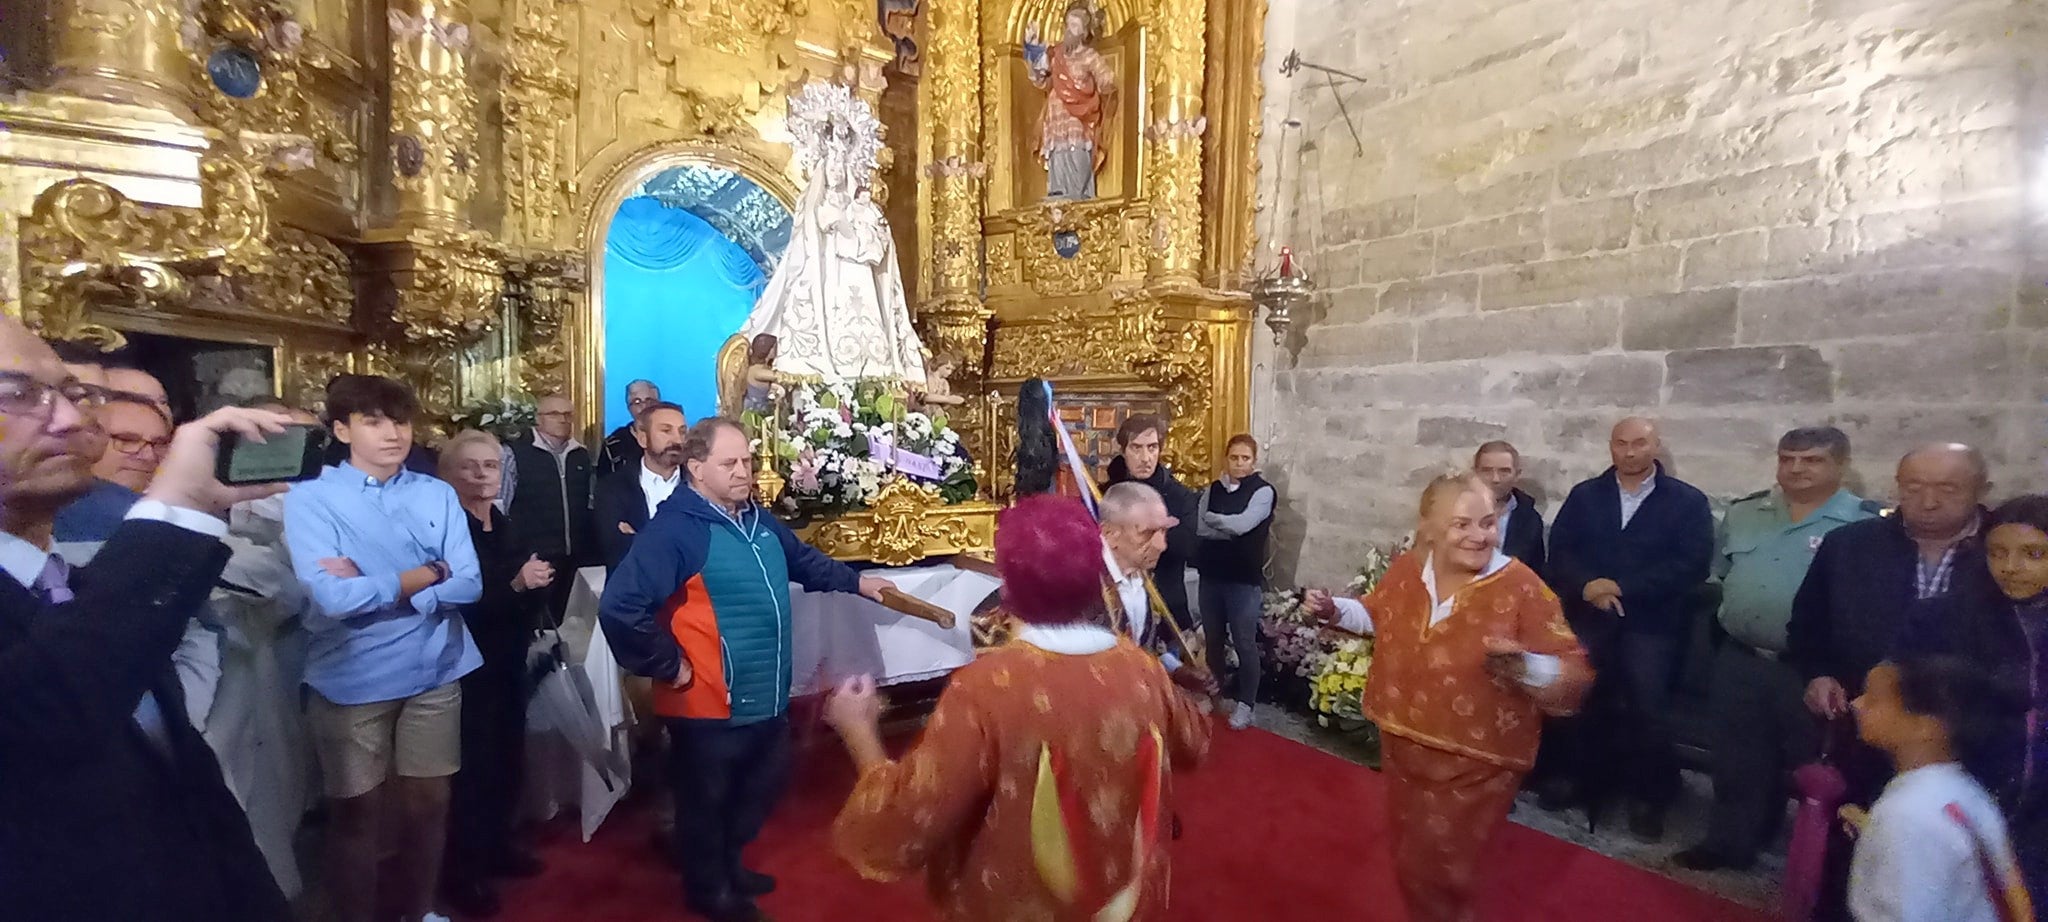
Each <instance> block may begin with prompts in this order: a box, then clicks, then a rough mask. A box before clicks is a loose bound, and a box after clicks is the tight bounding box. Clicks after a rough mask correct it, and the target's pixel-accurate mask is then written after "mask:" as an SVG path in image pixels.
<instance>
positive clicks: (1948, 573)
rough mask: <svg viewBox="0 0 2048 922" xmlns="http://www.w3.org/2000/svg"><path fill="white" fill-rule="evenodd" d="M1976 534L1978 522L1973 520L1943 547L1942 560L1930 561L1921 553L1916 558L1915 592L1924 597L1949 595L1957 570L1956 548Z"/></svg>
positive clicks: (1914, 562) (1914, 565)
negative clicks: (1951, 582) (1950, 585)
mask: <svg viewBox="0 0 2048 922" xmlns="http://www.w3.org/2000/svg"><path fill="white" fill-rule="evenodd" d="M1976 535H1977V523H1976V522H1971V523H1970V527H1968V528H1965V529H1963V530H1962V532H1961V533H1960V534H1957V535H1956V537H1955V540H1953V541H1950V542H1949V545H1948V547H1945V548H1942V550H1941V559H1940V560H1935V561H1931V562H1930V561H1929V560H1928V559H1927V555H1926V554H1921V555H1919V556H1918V557H1916V558H1914V560H1913V591H1914V593H1915V594H1916V595H1918V596H1919V597H1920V598H1922V599H1931V598H1934V597H1935V596H1938V595H1947V594H1948V587H1949V582H1950V581H1951V579H1952V578H1953V577H1954V576H1955V572H1956V548H1958V547H1960V546H1962V543H1963V542H1964V541H1968V540H1970V539H1971V538H1974V537H1976Z"/></svg>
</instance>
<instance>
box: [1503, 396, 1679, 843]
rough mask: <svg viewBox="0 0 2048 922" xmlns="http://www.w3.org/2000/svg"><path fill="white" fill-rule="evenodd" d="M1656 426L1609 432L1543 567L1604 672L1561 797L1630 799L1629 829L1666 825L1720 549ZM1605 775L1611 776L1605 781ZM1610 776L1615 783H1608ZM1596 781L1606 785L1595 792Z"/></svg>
mask: <svg viewBox="0 0 2048 922" xmlns="http://www.w3.org/2000/svg"><path fill="white" fill-rule="evenodd" d="M1663 449H1664V445H1663V442H1662V440H1660V439H1659V438H1658V435H1657V425H1656V424H1655V423H1653V422H1651V421H1649V420H1647V419H1643V418H1641V417H1630V418H1628V419H1624V420H1622V421H1621V422H1619V423H1616V424H1615V426H1614V432H1613V434H1612V436H1611V437H1610V438H1609V439H1608V444H1607V451H1608V456H1609V457H1610V458H1611V459H1612V461H1613V466H1612V467H1609V468H1608V469H1607V470H1606V471H1604V472H1602V473H1601V474H1600V476H1598V477H1594V478H1593V479H1591V480H1587V481H1584V482H1582V483H1580V484H1579V485H1578V486H1575V487H1573V488H1572V492H1571V495H1569V496H1567V497H1565V501H1564V505H1563V506H1560V507H1559V508H1558V510H1557V521H1556V522H1554V523H1553V524H1552V525H1551V529H1550V561H1549V563H1550V566H1549V570H1548V572H1546V573H1545V574H1544V576H1545V577H1546V578H1547V579H1548V580H1549V582H1550V585H1551V586H1552V588H1554V589H1555V590H1556V591H1557V594H1558V596H1560V597H1561V598H1562V599H1563V600H1564V605H1565V617H1566V619H1567V620H1568V621H1570V622H1571V626H1572V630H1573V631H1574V632H1576V633H1577V634H1578V635H1579V638H1580V640H1581V641H1583V642H1584V643H1585V646H1586V650H1587V652H1588V653H1589V654H1591V656H1592V658H1593V665H1594V669H1595V670H1596V672H1597V673H1598V675H1599V677H1600V678H1599V680H1598V682H1597V684H1596V685H1595V687H1594V691H1593V696H1594V697H1593V701H1592V702H1591V703H1589V704H1588V707H1587V709H1588V711H1589V712H1593V716H1591V717H1586V718H1578V719H1575V720H1574V721H1572V722H1571V723H1573V724H1576V726H1573V727H1571V728H1570V729H1569V730H1567V732H1566V733H1565V735H1564V739H1563V740H1561V745H1560V749H1559V751H1560V752H1561V753H1562V758H1563V759H1564V760H1565V761H1566V763H1567V766H1566V767H1562V768H1561V775H1560V778H1561V779H1562V780H1561V781H1559V782H1558V784H1559V785H1560V786H1561V787H1568V786H1569V785H1570V783H1571V782H1574V781H1575V782H1576V784H1577V785H1578V786H1579V787H1580V790H1578V791H1570V790H1549V791H1546V794H1547V795H1548V796H1547V797H1546V798H1545V799H1546V801H1548V802H1549V803H1550V804H1551V805H1553V806H1555V805H1558V804H1559V802H1560V801H1562V802H1566V803H1568V802H1570V801H1571V800H1572V799H1575V797H1574V795H1583V794H1590V795H1596V796H1595V797H1594V798H1593V802H1594V803H1595V804H1597V803H1599V802H1600V801H1601V800H1604V799H1605V798H1606V797H1607V796H1611V795H1617V794H1618V795H1623V796H1626V797H1627V798H1628V800H1629V828H1630V830H1631V831H1633V832H1634V833H1635V834H1636V835H1638V836H1641V837H1643V838H1645V839H1651V840H1655V839H1659V838H1662V836H1663V834H1664V812H1665V810H1666V809H1667V808H1668V807H1669V806H1670V804H1671V801H1672V800H1674V799H1676V798H1677V796H1678V757H1677V752H1676V750H1675V749H1674V748H1673V746H1672V742H1671V733H1670V727H1669V726H1668V724H1669V717H1670V709H1671V692H1672V686H1673V683H1674V680H1675V678H1676V673H1677V670H1678V658H1679V653H1680V648H1679V642H1680V639H1681V638H1682V637H1684V636H1685V634H1686V632H1687V630H1688V628H1689V626H1690V624H1691V619H1692V617H1693V616H1694V614H1695V609H1696V608H1697V603H1698V600H1699V590H1700V586H1701V585H1702V584H1703V583H1705V582H1706V579H1707V574H1708V572H1709V569H1710V568H1711V566H1712V563H1713V556H1714V514H1713V511H1712V509H1711V507H1709V506H1708V504H1707V497H1706V495H1705V494H1703V493H1701V492H1700V491H1699V490H1697V489H1694V488H1693V486H1692V485H1691V484H1688V483H1686V482H1684V481H1682V480H1679V479H1678V478H1676V477H1673V476H1671V475H1670V474H1669V473H1667V472H1666V471H1665V470H1664V466H1663V463H1662V462H1660V461H1658V460H1657V459H1658V455H1660V454H1661V453H1662V452H1663ZM1596 774H1598V775H1605V776H1607V777H1606V778H1596V777H1594V776H1595V775H1596ZM1610 779H1611V780H1610ZM1593 789H1597V790H1593Z"/></svg>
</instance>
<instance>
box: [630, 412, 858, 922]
mask: <svg viewBox="0 0 2048 922" xmlns="http://www.w3.org/2000/svg"><path fill="white" fill-rule="evenodd" d="M751 462H752V457H751V453H750V452H749V450H748V443H747V436H746V433H745V431H744V430H742V429H741V428H740V426H739V424H738V423H736V422H734V421H732V420H729V419H724V418H717V417H714V418H709V419H704V420H700V421H698V422H697V424H696V425H694V426H692V427H690V432H689V434H688V435H687V436H686V437H685V438H684V440H683V466H684V469H685V470H686V471H687V472H688V474H689V483H688V484H687V485H685V486H684V487H683V488H681V489H678V490H677V491H676V492H675V494H674V495H672V496H670V497H669V498H668V499H667V500H666V501H664V502H663V503H662V504H661V507H660V508H659V509H657V510H656V511H655V514H654V518H652V519H650V520H649V521H648V523H647V528H646V529H645V530H644V531H642V532H641V533H640V534H639V535H638V536H637V537H635V538H634V540H633V546H632V549H631V550H630V551H628V552H627V553H626V557H625V559H624V560H623V561H621V562H620V564H619V568H618V572H616V573H614V574H613V575H612V576H611V578H610V580H609V581H608V582H607V583H606V584H605V590H604V599H603V601H602V602H601V603H600V606H599V622H600V624H601V625H602V626H603V629H604V635H605V639H606V641H608V642H609V643H610V644H611V648H612V652H613V654H614V655H615V656H617V657H618V660H619V662H620V664H622V665H623V666H625V668H627V669H629V670H631V671H633V672H634V673H636V674H638V675H643V676H647V677H649V678H651V679H653V680H654V681H655V691H654V710H655V713H656V714H657V715H659V716H660V717H661V718H662V720H663V722H664V723H665V724H666V725H667V728H668V732H669V743H670V745H669V751H670V760H671V761H670V771H669V782H670V784H671V786H672V787H673V789H674V792H675V803H676V825H675V842H674V848H675V850H676V855H677V857H678V858H679V859H680V861H681V864H682V868H683V893H684V897H685V902H686V904H687V905H688V906H689V908H690V909H691V910H693V911H695V912H697V913H698V914H700V915H703V916H705V917H707V918H709V919H711V920H713V922H727V920H752V919H755V918H757V917H758V916H759V910H757V909H756V908H755V906H754V902H753V900H754V898H755V897H757V896H761V895H764V894H766V893H768V892H769V891H771V890H773V889H774V887H775V879H774V878H772V877H770V876H768V875H766V874H761V873H758V872H755V871H751V870H748V869H746V868H745V867H742V866H741V863H740V852H741V850H742V849H744V848H745V847H746V845H747V843H749V842H751V841H753V839H754V836H755V835H756V834H758V833H759V832H760V831H761V826H762V825H763V824H764V823H765V822H767V819H768V815H769V813H770V812H771V811H772V810H773V809H774V806H775V802H776V800H777V799H778V798H780V797H781V795H782V790H783V788H784V786H785V784H786V782H787V781H788V779H789V761H790V759H789V757H790V751H789V750H790V741H789V717H788V711H789V685H790V678H791V668H792V667H791V657H790V647H791V632H790V608H789V592H790V590H789V584H790V583H791V582H792V581H794V582H796V583H797V584H799V585H801V586H803V587H804V588H805V589H808V590H811V591H814V592H857V593H860V594H861V595H864V596H867V597H868V598H871V599H875V600H877V601H879V600H880V599H881V594H882V590H883V589H884V588H886V587H887V586H888V585H889V583H888V582H887V581H885V580H883V579H881V578H879V577H873V576H862V575H860V574H858V573H856V572H855V571H854V570H853V569H852V568H851V567H848V566H847V565H845V564H843V563H840V562H838V561H835V560H833V559H832V558H830V557H827V556H825V555H824V554H822V553H819V552H818V550H817V549H815V548H812V547H811V546H809V545H807V544H804V543H803V542H801V541H798V540H797V538H796V535H795V534H794V533H792V532H791V531H790V530H789V528H788V527H787V526H785V525H783V524H782V523H781V522H780V521H778V520H776V518H775V517H774V516H773V515H771V514H769V513H768V512H767V510H764V509H762V508H761V507H760V506H759V505H758V504H756V503H754V502H753V500H752V492H753V485H754V475H753V466H752V463H751Z"/></svg>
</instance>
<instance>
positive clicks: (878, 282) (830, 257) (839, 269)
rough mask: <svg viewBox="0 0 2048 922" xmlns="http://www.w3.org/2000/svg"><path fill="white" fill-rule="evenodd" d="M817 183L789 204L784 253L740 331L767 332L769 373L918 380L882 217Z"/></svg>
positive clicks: (919, 348) (860, 198) (920, 372)
mask: <svg viewBox="0 0 2048 922" xmlns="http://www.w3.org/2000/svg"><path fill="white" fill-rule="evenodd" d="M829 176H830V171H829V169H828V170H827V171H826V172H825V175H823V176H819V177H817V178H816V179H815V180H814V181H813V182H812V183H811V185H810V187H809V188H807V189H805V190H804V193H803V196H802V198H800V199H799V200H798V202H797V210H796V215H795V217H794V218H793V220H792V222H791V224H792V226H791V229H790V239H789V248H788V250H786V251H785V252H784V254H783V257H782V264H781V265H780V266H779V267H777V268H776V270H775V275H774V276H773V277H772V278H770V279H769V280H768V286H767V288H765V289H764V290H763V291H762V292H761V300H760V301H759V302H757V303H756V304H755V306H754V311H753V313H752V314H750V315H748V317H747V324H746V327H745V329H744V330H743V331H742V333H743V335H745V336H746V337H747V338H748V339H749V340H751V339H752V338H753V337H754V336H755V335H756V334H760V333H773V334H775V337H776V339H777V340H778V343H777V351H776V355H775V370H776V371H779V372H783V373H785V374H791V375H799V376H804V377H814V378H822V379H824V380H827V381H852V380H855V379H859V378H899V379H903V380H907V381H915V382H922V381H924V379H925V371H924V347H923V345H922V344H921V343H920V342H919V340H918V337H917V331H916V329H915V328H914V327H912V326H911V323H910V305H909V303H908V302H907V301H906V300H905V298H904V295H903V277H902V275H901V274H900V273H899V272H898V270H897V267H896V247H895V243H894V241H893V240H892V239H891V238H890V235H889V223H888V220H887V219H886V218H884V217H883V216H882V209H881V208H880V207H878V206H876V205H875V202H874V199H872V198H870V197H869V196H867V195H866V194H863V193H858V192H854V191H851V190H852V189H853V188H854V187H853V186H852V184H851V183H845V182H843V181H842V182H841V183H832V182H829V181H827V177H829Z"/></svg>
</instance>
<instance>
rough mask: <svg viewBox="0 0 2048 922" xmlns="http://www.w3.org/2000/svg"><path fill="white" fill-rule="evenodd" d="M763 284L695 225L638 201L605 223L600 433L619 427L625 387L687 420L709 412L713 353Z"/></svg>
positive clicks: (713, 401)
mask: <svg viewBox="0 0 2048 922" xmlns="http://www.w3.org/2000/svg"><path fill="white" fill-rule="evenodd" d="M765 284H767V279H766V278H765V277H764V276H763V275H762V274H761V268H760V267H759V266H757V265H755V264H754V260H753V258H752V257H749V256H748V255H747V252H746V251H745V250H743V249H740V247H739V246H738V245H737V244H735V243H733V242H732V241H731V240H728V239H726V237H725V235H723V234H720V233H719V232H718V231H717V229H715V228H713V227H712V226H711V225H710V224H707V223H705V222H704V220H703V219H702V218H699V217H697V216H696V215H693V214H690V213H689V212H687V211H683V210H681V209H677V208H669V207H667V206H664V205H662V204H661V203H660V202H659V201H656V200H655V199H653V198H650V197H647V196H637V197H634V198H630V199H627V200H626V201H625V203H624V204H621V205H620V206H619V211H618V213H617V214H615V215H613V217H612V223H611V228H610V230H609V231H608V232H607V234H606V236H605V252H604V380H605V392H606V393H605V395H604V421H603V422H604V429H605V431H607V432H608V431H610V430H611V429H613V428H615V427H617V426H619V425H622V424H624V423H626V422H627V421H629V419H630V417H629V416H628V415H627V411H626V394H625V390H626V383H627V382H629V381H632V380H634V379H635V378H646V379H647V380H649V381H653V382H654V383H655V385H656V386H658V387H660V388H661V396H662V398H663V399H666V400H668V401H670V402H672V403H678V404H681V405H682V407H683V410H684V412H685V413H687V414H688V415H689V417H690V419H692V420H696V419H698V418H701V417H705V416H713V415H716V414H717V412H718V382H717V374H716V372H717V360H718V347H719V346H721V345H724V343H725V341H726V340H727V339H729V338H731V337H732V335H733V334H734V333H738V332H739V331H740V327H741V326H743V325H744V324H745V323H746V320H747V314H748V313H749V312H751V311H752V310H753V309H754V301H755V300H756V299H757V298H759V297H760V294H761V287H762V286H763V285H765Z"/></svg>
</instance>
